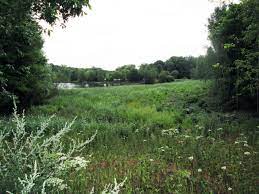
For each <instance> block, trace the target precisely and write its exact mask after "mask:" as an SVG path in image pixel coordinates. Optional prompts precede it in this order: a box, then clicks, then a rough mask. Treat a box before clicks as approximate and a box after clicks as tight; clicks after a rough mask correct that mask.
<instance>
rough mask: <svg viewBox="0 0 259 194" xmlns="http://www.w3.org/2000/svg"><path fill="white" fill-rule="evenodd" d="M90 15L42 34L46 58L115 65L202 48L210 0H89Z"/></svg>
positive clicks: (107, 66)
mask: <svg viewBox="0 0 259 194" xmlns="http://www.w3.org/2000/svg"><path fill="white" fill-rule="evenodd" d="M91 4H92V10H91V11H88V15H87V16H84V17H80V18H73V19H70V21H69V22H68V23H67V27H66V28H65V29H62V28H60V27H55V28H54V31H53V33H52V34H51V36H50V37H48V36H44V38H45V45H44V51H45V53H46V56H47V57H48V58H49V62H52V63H54V64H65V65H68V66H73V67H91V66H95V67H101V68H104V69H115V68H116V67H118V66H121V65H125V64H136V65H140V64H141V63H149V62H154V61H156V60H159V59H161V60H166V59H168V58H170V57H171V56H188V55H193V56H197V55H200V54H204V53H205V48H204V47H205V46H207V45H209V42H208V40H207V27H206V24H207V20H208V18H209V16H210V14H211V13H212V12H213V10H214V4H212V3H210V2H209V1H208V0H159V1H157V0H109V1H108V0H93V1H92V3H91Z"/></svg>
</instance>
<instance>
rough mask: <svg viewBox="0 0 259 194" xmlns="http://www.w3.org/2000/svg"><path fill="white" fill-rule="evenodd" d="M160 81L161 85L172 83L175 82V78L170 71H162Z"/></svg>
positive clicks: (159, 76)
mask: <svg viewBox="0 0 259 194" xmlns="http://www.w3.org/2000/svg"><path fill="white" fill-rule="evenodd" d="M158 80H159V82H160V83H164V82H171V81H174V77H173V76H172V75H170V73H169V72H168V71H164V70H162V71H161V72H160V73H159V75H158Z"/></svg>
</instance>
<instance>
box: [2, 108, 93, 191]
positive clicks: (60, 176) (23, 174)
mask: <svg viewBox="0 0 259 194" xmlns="http://www.w3.org/2000/svg"><path fill="white" fill-rule="evenodd" d="M52 118H53V117H50V118H49V119H48V120H46V121H44V122H42V123H40V127H39V129H38V130H36V131H32V132H31V131H30V132H29V131H27V129H26V121H25V117H24V114H22V115H19V114H18V113H17V111H16V108H15V109H14V113H13V120H12V121H13V123H14V124H15V125H14V126H15V127H14V128H13V129H12V130H6V129H1V133H0V179H1V182H0V188H1V190H0V193H5V192H6V191H9V192H13V193H39V192H41V193H46V192H47V193H49V192H50V191H51V192H58V191H62V190H67V191H69V185H68V184H67V182H66V177H67V175H68V174H69V173H70V172H71V171H72V170H73V171H79V170H81V169H84V168H86V166H87V164H88V163H89V158H84V157H82V156H80V151H81V150H82V149H84V147H85V146H86V145H87V144H88V143H90V142H91V141H92V140H93V139H94V137H95V135H96V134H95V135H93V136H92V137H91V138H90V139H87V140H85V141H75V140H70V141H68V140H66V143H65V144H66V145H65V144H64V143H63V141H64V136H65V135H66V134H68V133H69V132H70V131H72V128H71V127H72V125H73V123H74V121H72V122H70V123H66V124H65V125H64V127H63V128H62V129H61V130H59V131H58V132H57V133H56V134H54V135H50V136H47V135H46V130H47V128H48V126H49V124H50V122H51V119H52ZM89 157H90V156H89Z"/></svg>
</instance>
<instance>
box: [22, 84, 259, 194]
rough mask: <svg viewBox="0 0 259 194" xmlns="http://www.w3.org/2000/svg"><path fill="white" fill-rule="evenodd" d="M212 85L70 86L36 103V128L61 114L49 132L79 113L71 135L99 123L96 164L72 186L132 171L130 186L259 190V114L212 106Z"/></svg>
mask: <svg viewBox="0 0 259 194" xmlns="http://www.w3.org/2000/svg"><path fill="white" fill-rule="evenodd" d="M208 88H209V83H204V82H201V81H182V82H181V81H180V82H175V83H167V84H156V85H131V86H118V87H109V88H89V89H74V90H63V91H60V93H59V95H58V96H56V97H54V98H52V99H50V100H49V102H47V103H46V104H45V105H42V106H37V107H33V108H32V109H30V110H29V111H28V112H27V113H26V114H27V123H28V126H29V129H31V130H35V127H36V126H37V124H38V123H39V122H40V121H41V120H43V119H45V118H48V117H49V116H50V115H52V114H55V115H56V116H55V118H54V119H53V120H52V123H51V127H50V128H49V133H54V132H55V131H56V130H57V129H58V128H59V126H61V125H63V124H64V123H65V122H67V121H71V120H73V118H75V117H77V118H76V122H75V124H74V132H73V133H71V134H70V137H79V138H82V139H85V138H87V137H89V136H90V135H91V134H93V133H94V132H95V131H96V130H97V131H98V134H97V136H96V138H95V140H94V141H93V142H92V143H91V144H90V145H89V146H88V147H87V149H86V150H84V151H83V152H82V153H81V154H82V155H85V156H86V155H89V154H93V156H92V159H91V163H90V165H89V168H88V169H87V170H86V171H84V172H80V173H74V172H71V176H70V177H67V179H68V180H70V182H71V184H70V187H71V190H70V191H69V192H73V193H87V192H89V191H90V190H91V188H92V187H93V186H94V187H95V188H96V191H98V189H102V188H103V187H104V185H106V184H108V183H110V182H111V181H112V179H113V178H117V179H118V180H123V179H124V178H125V177H127V181H126V184H125V186H124V188H123V190H122V193H256V192H257V191H258V190H257V183H258V178H257V174H256V172H257V170H258V165H257V163H256V161H257V158H258V154H257V152H256V151H258V144H257V136H258V133H257V132H258V127H257V126H258V125H259V119H258V118H255V117H253V116H251V114H248V113H235V112H232V113H222V112H215V111H213V110H210V109H209V108H208V105H207V104H206V99H207V95H208ZM173 129H178V130H177V131H178V132H179V133H177V131H176V132H175V130H173ZM163 130H169V131H164V134H163V133H162V131H163ZM170 132H171V134H169V133H170ZM165 133H166V134H165ZM70 137H69V138H70ZM235 141H239V142H240V143H237V142H236V143H235ZM241 141H244V142H241ZM245 141H247V144H248V146H247V145H246V143H245ZM244 144H245V145H244ZM245 152H246V154H247V153H248V152H249V153H250V154H249V155H246V154H244V153H245ZM190 157H193V160H191V158H190ZM224 166H226V170H222V167H224ZM198 169H200V170H198ZM198 171H201V172H198ZM230 188H231V189H232V190H231V189H230Z"/></svg>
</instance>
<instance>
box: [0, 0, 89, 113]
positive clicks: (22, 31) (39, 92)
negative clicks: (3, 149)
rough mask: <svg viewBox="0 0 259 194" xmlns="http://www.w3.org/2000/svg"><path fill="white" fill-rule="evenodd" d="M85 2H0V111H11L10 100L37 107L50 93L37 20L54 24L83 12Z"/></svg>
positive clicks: (24, 0) (86, 0)
mask: <svg viewBox="0 0 259 194" xmlns="http://www.w3.org/2000/svg"><path fill="white" fill-rule="evenodd" d="M88 5H89V4H88V0H77V1H75V0H68V1H64V0H61V1H52V0H11V1H5V0H1V1H0V110H1V112H5V113H6V112H8V111H9V110H11V106H12V101H13V98H15V99H16V101H17V102H18V103H19V105H20V106H22V107H26V106H28V105H31V104H36V103H37V104H38V103H40V102H41V101H42V100H43V99H44V98H46V97H47V96H48V95H49V94H50V91H51V87H52V81H51V77H52V76H51V71H50V68H49V66H48V65H47V63H46V62H47V60H46V58H45V56H44V55H43V53H42V51H41V49H42V46H43V40H42V38H41V33H42V31H43V29H42V28H41V27H40V26H39V25H38V21H39V20H45V21H46V22H48V23H49V24H54V23H55V21H56V20H57V18H62V19H63V21H66V20H67V19H68V17H70V16H76V15H80V14H82V13H83V6H88Z"/></svg>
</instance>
